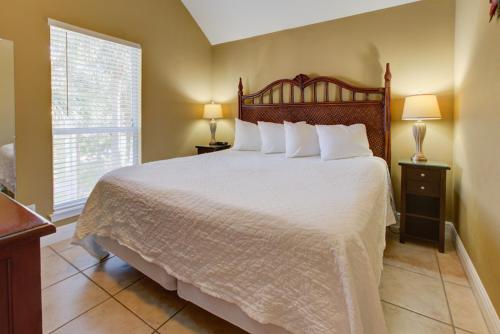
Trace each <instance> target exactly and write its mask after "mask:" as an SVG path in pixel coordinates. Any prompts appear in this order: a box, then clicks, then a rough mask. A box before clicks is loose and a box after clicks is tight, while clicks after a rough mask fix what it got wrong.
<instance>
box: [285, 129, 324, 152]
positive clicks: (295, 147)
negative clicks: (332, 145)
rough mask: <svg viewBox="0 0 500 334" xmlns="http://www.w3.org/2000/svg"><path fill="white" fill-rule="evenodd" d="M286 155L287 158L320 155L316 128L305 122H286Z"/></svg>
mask: <svg viewBox="0 0 500 334" xmlns="http://www.w3.org/2000/svg"><path fill="white" fill-rule="evenodd" d="M284 124H285V146H286V150H285V155H286V157H287V158H295V157H309V156H313V155H319V153H320V151H319V142H318V135H317V133H316V129H315V128H314V126H313V125H309V124H306V123H305V122H299V123H290V122H285V123H284Z"/></svg>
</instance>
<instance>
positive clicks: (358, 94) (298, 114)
mask: <svg viewBox="0 0 500 334" xmlns="http://www.w3.org/2000/svg"><path fill="white" fill-rule="evenodd" d="M391 77H392V76H391V71H390V67H389V64H387V65H386V72H385V75H384V80H385V85H384V87H377V88H366V87H356V86H353V85H350V84H348V83H346V82H344V81H341V80H339V79H336V78H332V77H316V78H312V79H311V78H309V77H308V76H307V75H304V74H299V75H297V76H296V77H295V78H294V79H292V80H290V79H280V80H276V81H274V82H272V83H270V84H269V85H267V86H266V87H264V88H263V89H261V90H259V91H258V92H256V93H253V94H248V95H243V84H242V82H241V78H240V83H239V85H238V117H239V118H240V119H241V120H244V121H247V122H253V123H257V121H265V122H274V123H282V122H283V121H289V122H299V121H306V122H307V123H309V124H313V125H315V124H344V125H351V124H356V123H363V124H365V126H366V130H367V134H368V141H369V142H370V149H371V150H372V151H373V154H374V155H375V156H378V157H381V158H383V159H385V160H386V161H387V164H388V165H389V166H390V163H391V108H390V101H391Z"/></svg>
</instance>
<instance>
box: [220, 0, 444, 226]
mask: <svg viewBox="0 0 500 334" xmlns="http://www.w3.org/2000/svg"><path fill="white" fill-rule="evenodd" d="M453 41H454V1H453V0H440V1H435V0H424V1H421V2H417V3H413V4H410V5H405V6H401V7H395V8H390V9H386V10H382V11H377V12H372V13H368V14H363V15H357V16H353V17H349V18H345V19H340V20H335V21H330V22H326V23H320V24H315V25H311V26H307V27H302V28H297V29H292V30H287V31H283V32H277V33H273V34H269V35H264V36H260V37H255V38H250V39H246V40H241V41H236V42H231V43H226V44H221V45H218V46H215V47H214V49H213V64H214V66H213V90H214V98H215V99H216V100H217V101H219V102H223V103H227V104H228V106H227V108H226V109H227V110H226V116H228V117H234V116H236V115H237V109H236V108H237V105H236V93H237V88H236V87H237V83H238V78H239V77H240V76H241V77H242V78H243V84H244V87H245V92H246V93H248V92H251V91H256V90H257V89H260V88H263V86H264V85H265V84H267V83H269V82H271V81H273V80H275V79H279V78H293V77H294V76H295V75H297V74H299V73H305V74H310V75H329V76H336V77H339V78H343V79H347V80H349V81H352V82H354V83H358V84H361V85H367V86H382V85H383V78H382V77H383V66H384V64H385V63H386V62H390V63H391V67H392V73H393V81H392V95H393V108H392V119H393V126H392V157H393V160H392V171H393V181H394V186H395V187H394V188H395V190H396V196H397V198H398V199H399V188H400V187H399V184H400V169H399V167H398V165H397V163H398V160H399V159H406V158H408V157H410V156H411V154H412V153H413V151H414V142H413V137H412V135H411V126H412V123H411V122H403V121H400V119H401V112H402V107H403V98H404V96H406V95H410V94H414V93H424V92H425V93H434V94H437V95H438V97H439V102H440V105H441V111H442V113H443V117H444V120H442V121H431V122H428V127H427V130H428V132H427V137H426V141H425V145H424V151H425V152H426V154H427V156H428V157H429V158H430V159H432V160H438V161H443V162H446V163H449V164H451V162H452V138H453V100H454V98H453V61H454V56H453V54H454V45H453V44H454V43H453ZM220 128H221V136H220V137H221V138H222V139H225V140H228V141H231V140H232V136H233V135H232V131H233V130H232V122H231V121H229V120H226V122H224V123H223V124H221V126H220ZM449 176H451V174H449ZM448 189H449V192H448V193H449V195H450V196H449V197H448V216H449V217H451V214H452V210H451V207H452V205H451V204H452V203H451V198H452V197H451V193H452V182H451V177H449V183H448Z"/></svg>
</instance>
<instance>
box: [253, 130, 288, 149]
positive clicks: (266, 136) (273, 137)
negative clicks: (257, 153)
mask: <svg viewBox="0 0 500 334" xmlns="http://www.w3.org/2000/svg"><path fill="white" fill-rule="evenodd" d="M257 124H258V127H259V133H260V140H261V142H262V147H261V151H262V153H266V154H268V153H283V152H285V128H284V126H283V124H278V123H270V122H257Z"/></svg>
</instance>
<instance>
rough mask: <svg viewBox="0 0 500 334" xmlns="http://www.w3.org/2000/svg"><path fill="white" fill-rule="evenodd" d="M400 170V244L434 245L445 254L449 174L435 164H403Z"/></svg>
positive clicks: (407, 162)
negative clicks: (415, 241)
mask: <svg viewBox="0 0 500 334" xmlns="http://www.w3.org/2000/svg"><path fill="white" fill-rule="evenodd" d="M399 165H400V166H401V217H400V218H401V219H400V222H401V230H400V237H399V238H400V239H399V240H400V242H402V243H404V242H405V240H406V239H407V238H416V239H422V240H427V241H432V242H435V243H437V244H438V248H439V251H440V252H441V253H443V252H444V231H445V218H446V171H447V170H449V169H450V167H449V166H448V165H446V164H442V163H435V162H423V163H422V162H418V163H417V162H413V161H407V160H403V161H400V162H399Z"/></svg>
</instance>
